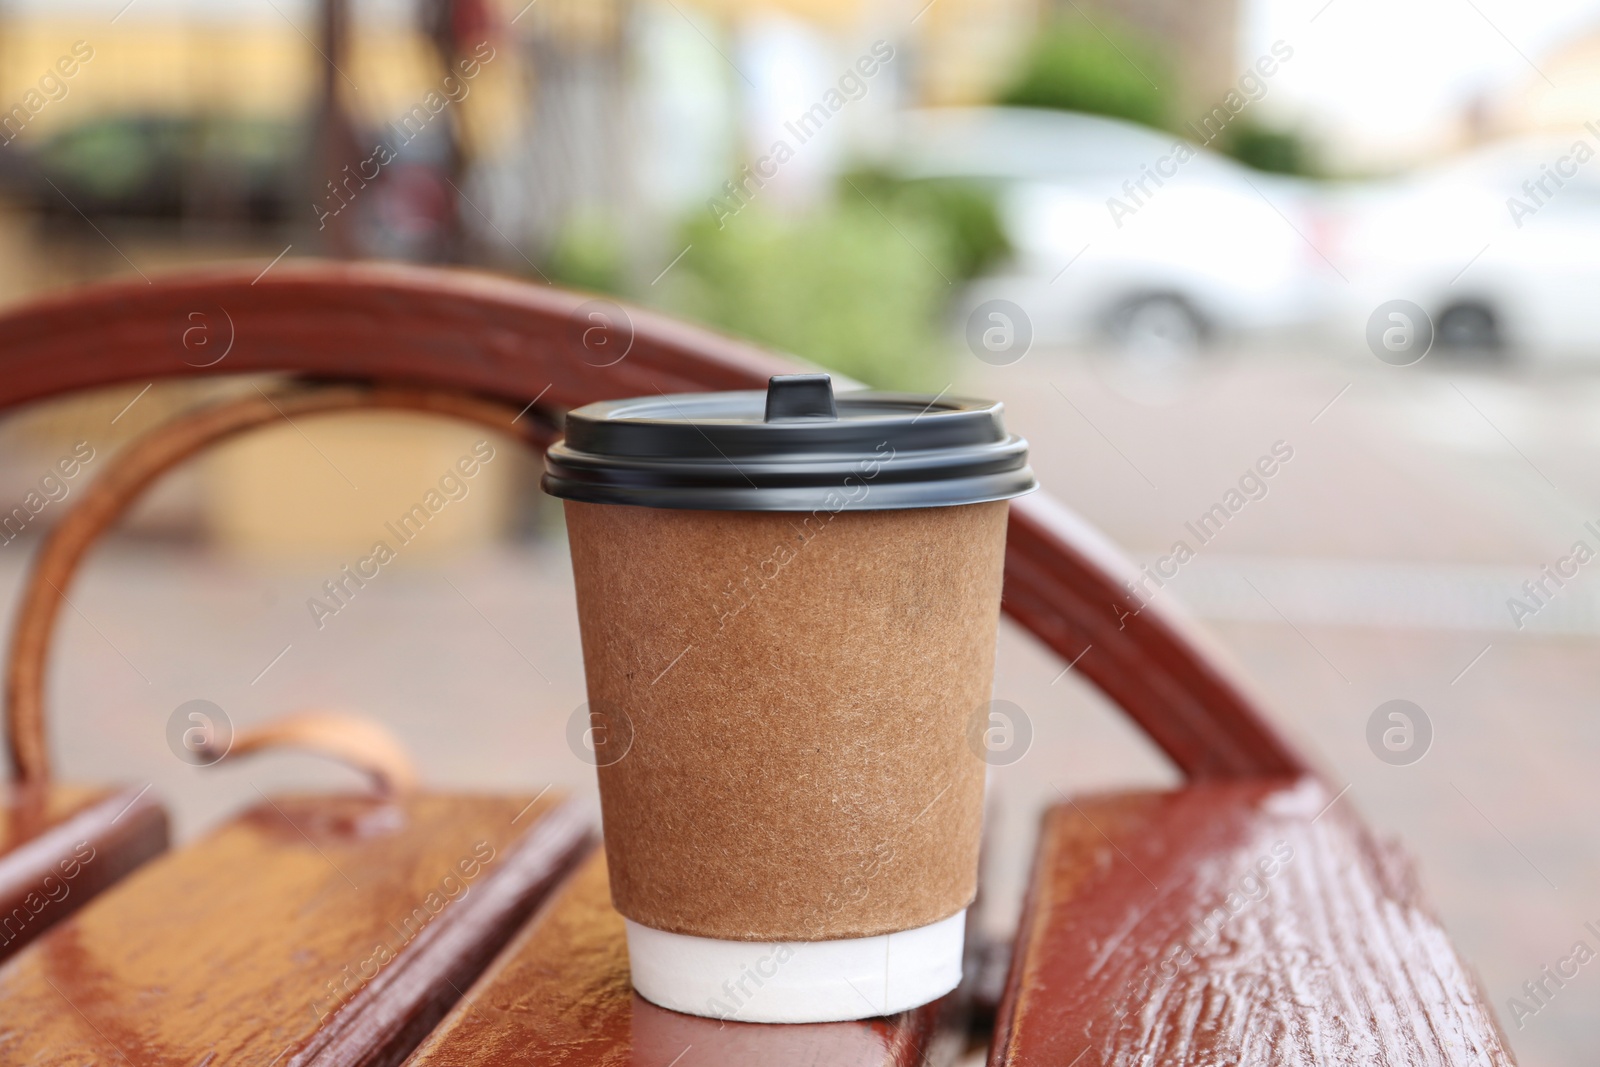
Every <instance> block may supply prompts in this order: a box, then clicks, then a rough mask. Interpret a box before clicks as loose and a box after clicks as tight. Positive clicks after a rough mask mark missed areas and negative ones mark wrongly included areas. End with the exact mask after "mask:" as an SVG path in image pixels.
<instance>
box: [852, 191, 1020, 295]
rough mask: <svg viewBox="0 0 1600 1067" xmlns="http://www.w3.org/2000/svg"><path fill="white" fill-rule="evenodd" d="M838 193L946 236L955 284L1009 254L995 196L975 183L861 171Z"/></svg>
mask: <svg viewBox="0 0 1600 1067" xmlns="http://www.w3.org/2000/svg"><path fill="white" fill-rule="evenodd" d="M839 195H840V196H841V197H845V198H849V197H851V196H857V197H860V196H865V197H867V198H869V199H870V200H871V202H872V203H874V204H876V205H877V206H878V207H879V208H881V209H883V210H884V211H886V212H888V213H889V214H890V215H896V214H901V215H910V216H913V217H916V218H920V219H922V220H923V221H925V222H926V223H928V224H929V225H930V226H932V227H933V228H935V229H937V230H938V231H939V232H940V233H942V234H943V235H944V241H945V246H946V248H948V250H949V252H950V256H951V265H952V267H953V269H954V271H955V274H954V275H953V280H954V281H957V282H961V281H966V280H967V279H970V278H974V277H976V276H978V275H979V274H981V273H983V272H984V271H985V270H987V269H988V268H989V267H991V266H993V265H994V264H995V263H997V262H999V261H1000V260H1001V259H1002V258H1004V257H1005V256H1006V254H1007V253H1009V252H1010V251H1011V245H1010V242H1008V241H1007V240H1006V233H1005V228H1004V227H1003V226H1002V225H1001V223H1000V212H999V209H998V208H997V206H996V204H995V196H994V192H993V191H992V190H991V189H989V188H987V187H985V186H984V185H982V184H980V183H977V182H973V181H968V180H965V179H961V178H912V179H906V178H899V177H896V176H894V175H891V174H889V173H888V172H886V171H881V170H862V171H857V172H854V173H852V174H849V175H847V176H846V177H845V179H844V182H843V184H842V185H841V188H840V190H839Z"/></svg>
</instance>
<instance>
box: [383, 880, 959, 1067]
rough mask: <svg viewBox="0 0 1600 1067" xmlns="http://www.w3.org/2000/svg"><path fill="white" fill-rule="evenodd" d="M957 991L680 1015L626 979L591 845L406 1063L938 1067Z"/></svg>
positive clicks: (947, 1053) (948, 1040) (948, 1042)
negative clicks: (878, 1002)
mask: <svg viewBox="0 0 1600 1067" xmlns="http://www.w3.org/2000/svg"><path fill="white" fill-rule="evenodd" d="M957 1015H958V1010H957V1004H956V999H955V997H954V996H951V997H946V998H945V999H944V1000H941V1001H938V1002H936V1003H934V1004H931V1005H928V1006H926V1007H923V1008H919V1009H917V1010H916V1011H910V1012H904V1013H902V1014H900V1015H896V1016H892V1017H889V1018H882V1019H870V1020H866V1021H863V1022H853V1023H815V1024H805V1025H776V1024H773V1025H763V1024H759V1023H741V1022H722V1021H720V1020H717V1019H709V1018H700V1017H697V1016H693V1015H682V1014H680V1013H678V1012H675V1011H668V1010H666V1009H665V1008H658V1007H656V1006H655V1005H654V1004H651V1003H649V1002H648V1001H645V1000H643V999H641V998H640V997H639V996H637V995H636V994H635V993H634V992H633V987H632V986H630V985H629V984H628V949H627V944H626V942H625V939H624V934H623V925H622V916H620V915H618V914H617V912H616V910H615V909H614V908H612V906H611V897H610V893H609V890H608V888H607V876H606V866H605V855H604V853H603V852H599V851H597V852H595V853H594V854H593V855H591V856H590V858H589V859H588V861H587V862H585V863H584V865H583V866H582V867H581V868H580V869H579V870H578V871H577V873H575V874H574V875H573V876H572V877H571V878H569V879H568V880H567V882H566V883H565V884H564V885H563V886H562V887H561V889H560V890H559V891H558V892H557V893H555V894H554V895H552V897H551V898H550V900H549V902H548V903H546V904H545V906H544V907H543V908H541V909H540V911H539V913H538V914H537V915H536V916H535V917H534V919H533V921H532V922H530V923H529V924H528V926H527V927H526V928H525V929H524V930H523V932H522V934H521V935H520V936H519V937H518V938H517V940H516V941H514V942H512V944H511V945H509V946H507V948H506V950H505V951H504V952H503V953H502V954H501V955H500V957H499V958H498V959H497V960H495V962H494V963H493V965H491V966H490V968H489V969H488V970H487V971H485V972H484V974H483V977H482V978H480V979H479V980H478V982H477V984H476V985H475V986H473V987H472V988H471V989H470V990H468V991H467V995H466V996H465V997H463V998H462V1000H461V1003H459V1004H458V1005H457V1006H456V1008H455V1010H453V1011H452V1012H451V1013H450V1015H449V1016H448V1017H447V1018H446V1019H445V1020H444V1022H443V1023H441V1024H440V1026H439V1028H438V1029H437V1030H435V1031H434V1033H433V1035H432V1036H431V1037H429V1038H428V1040H427V1041H425V1042H424V1043H423V1044H422V1045H421V1047H419V1048H418V1049H417V1051H416V1053H415V1054H414V1055H413V1056H412V1057H411V1059H409V1060H408V1061H406V1063H407V1067H668V1065H669V1064H670V1065H671V1067H728V1065H734V1064H750V1065H752V1067H755V1065H760V1067H913V1065H915V1067H944V1065H946V1064H948V1063H950V1062H951V1061H952V1060H953V1058H954V1057H955V1055H956V1054H957V1052H958V1051H959V1049H960V1045H961V1036H960V1034H959V1033H958V1032H957V1031H956V1028H955V1027H954V1025H953V1024H954V1022H955V1021H956V1018H957Z"/></svg>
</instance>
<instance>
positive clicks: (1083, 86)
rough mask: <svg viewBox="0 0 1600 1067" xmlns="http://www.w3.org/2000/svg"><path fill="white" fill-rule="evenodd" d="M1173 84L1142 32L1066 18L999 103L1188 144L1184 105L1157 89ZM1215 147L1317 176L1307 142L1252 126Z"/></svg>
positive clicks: (1257, 163) (1242, 125)
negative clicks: (1117, 122) (1094, 118)
mask: <svg viewBox="0 0 1600 1067" xmlns="http://www.w3.org/2000/svg"><path fill="white" fill-rule="evenodd" d="M1101 31H1104V32H1103V33H1102V32H1101ZM1175 81H1176V78H1175V76H1174V74H1173V72H1172V68H1171V66H1170V64H1168V63H1167V62H1166V60H1165V59H1164V58H1163V56H1162V53H1161V50H1160V48H1159V47H1158V46H1157V45H1156V44H1155V42H1153V41H1151V40H1149V39H1148V38H1147V37H1145V36H1144V35H1142V34H1140V33H1139V32H1137V31H1135V30H1131V29H1127V28H1120V27H1114V26H1110V25H1106V24H1105V23H1104V22H1102V23H1100V24H1099V26H1098V28H1097V27H1096V26H1093V25H1090V24H1089V22H1088V20H1087V19H1084V18H1065V19H1061V20H1059V21H1057V22H1056V23H1055V24H1054V25H1052V26H1049V27H1046V28H1045V29H1044V30H1042V31H1041V32H1040V34H1039V36H1038V37H1037V38H1036V39H1035V41H1034V45H1033V48H1032V49H1031V50H1030V51H1029V53H1028V55H1027V58H1026V59H1025V60H1024V62H1023V66H1022V72H1021V74H1019V75H1018V76H1017V80H1016V81H1014V82H1013V83H1012V84H1011V85H1010V86H1009V87H1007V88H1006V90H1005V91H1004V92H1002V93H1001V95H1000V98H999V100H998V103H1001V104H1004V105H1008V106H1012V107H1044V108H1055V109H1057V110H1061V111H1083V112H1087V113H1089V114H1093V115H1107V116H1110V117H1111V118H1117V119H1125V120H1127V121H1129V122H1138V123H1142V124H1143V125H1145V126H1151V127H1154V128H1156V129H1162V130H1169V131H1171V132H1174V133H1177V134H1179V135H1180V136H1184V137H1190V136H1192V134H1191V133H1190V131H1188V130H1185V129H1183V128H1182V124H1181V123H1180V122H1179V121H1178V115H1177V113H1178V111H1179V110H1180V109H1181V105H1180V103H1179V101H1178V100H1177V99H1176V98H1175V96H1174V95H1173V94H1172V93H1170V92H1167V91H1165V90H1162V89H1158V88H1157V87H1156V86H1157V85H1168V86H1170V85H1172V84H1174V82H1175ZM1152 82H1154V83H1155V84H1151V83H1152ZM1210 147H1212V148H1214V149H1216V150H1217V151H1220V152H1222V153H1223V154H1224V155H1228V156H1232V157H1233V158H1234V159H1237V160H1238V161H1239V162H1241V163H1243V164H1245V165H1246V166H1248V167H1254V168H1255V169H1256V170H1261V171H1268V172H1270V173H1273V174H1295V175H1301V176H1308V177H1309V176H1315V175H1317V174H1318V173H1319V171H1318V169H1317V167H1316V164H1315V161H1314V159H1313V158H1312V154H1311V151H1310V148H1309V146H1308V144H1307V141H1306V138H1305V136H1304V135H1303V134H1301V133H1299V132H1298V131H1295V130H1285V129H1278V128H1274V127H1269V126H1265V125H1263V124H1261V123H1259V122H1257V121H1255V120H1253V119H1250V118H1243V117H1241V118H1240V119H1237V120H1235V122H1234V123H1232V124H1231V125H1230V126H1229V128H1228V132H1227V134H1226V136H1225V137H1223V138H1222V139H1221V140H1220V141H1218V142H1216V143H1215V144H1213V145H1211V146H1210Z"/></svg>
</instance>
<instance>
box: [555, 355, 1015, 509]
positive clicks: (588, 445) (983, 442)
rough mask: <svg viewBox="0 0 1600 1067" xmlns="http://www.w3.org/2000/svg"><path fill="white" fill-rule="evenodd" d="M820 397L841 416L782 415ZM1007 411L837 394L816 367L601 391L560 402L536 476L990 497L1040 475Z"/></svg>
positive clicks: (563, 484)
mask: <svg viewBox="0 0 1600 1067" xmlns="http://www.w3.org/2000/svg"><path fill="white" fill-rule="evenodd" d="M819 379H820V382H819ZM819 385H820V386H823V387H826V388H827V389H828V391H827V392H823V391H822V390H821V389H819V388H818V387H819ZM802 387H803V388H804V389H805V390H806V394H805V395H804V396H802V395H801V394H800V393H799V392H798V391H797V390H799V389H800V388H802ZM780 388H781V389H782V390H783V391H784V392H785V394H786V395H785V396H784V397H782V398H781V399H780V400H778V401H777V408H776V409H775V408H774V397H775V395H776V394H777V392H778V390H779V389H780ZM807 405H809V407H808V406H807ZM825 405H836V408H837V414H836V416H834V417H829V418H820V417H811V416H810V415H806V416H805V417H790V413H792V412H794V411H796V410H801V411H803V412H804V411H811V410H821V409H822V408H823V407H824V406H825ZM774 410H778V411H780V412H781V413H782V414H781V417H778V418H771V417H770V416H771V415H772V413H773V411H774ZM1003 411H1004V407H1003V405H1002V404H1000V403H999V402H996V401H986V400H975V399H969V398H947V397H944V396H942V395H941V396H936V397H928V396H918V395H915V394H908V393H877V392H870V391H864V392H856V393H845V394H840V395H838V396H837V397H834V396H833V395H832V393H831V386H830V385H829V383H828V380H827V379H826V378H825V377H824V376H821V375H807V376H803V378H802V377H801V376H793V377H784V376H779V377H775V378H774V379H773V382H772V385H771V387H770V388H769V390H768V391H767V392H766V393H762V392H758V391H753V390H750V391H732V392H719V393H684V394H678V395H675V396H667V395H665V394H662V395H661V396H658V397H639V398H633V399H627V400H611V401H602V402H599V403H595V404H590V405H587V406H585V407H582V408H578V409H576V410H574V411H571V412H569V413H568V415H567V426H566V435H565V438H564V439H563V440H560V441H557V442H556V443H555V444H553V445H551V446H550V448H549V450H548V451H547V453H546V456H545V470H546V473H545V475H544V477H543V479H542V480H541V486H542V487H543V488H544V490H545V492H548V493H550V494H551V495H553V496H557V497H561V498H564V499H569V500H579V501H584V502H588V503H602V504H620V505H629V504H632V505H639V506H644V507H657V508H681V509H698V510H724V511H796V512H807V511H816V510H827V511H841V510H854V511H874V510H898V509H908V508H917V507H948V506H955V505H960V504H976V503H986V502H990V501H995V500H1004V499H1009V498H1010V497H1014V496H1020V495H1022V494H1023V493H1026V492H1030V491H1031V490H1033V489H1035V488H1037V483H1036V482H1035V481H1034V478H1033V472H1032V469H1031V468H1030V467H1029V466H1028V458H1027V450H1028V446H1027V442H1026V441H1024V440H1023V439H1022V438H1021V437H1018V436H1017V435H1015V434H1012V433H1009V432H1008V431H1007V430H1006V428H1005V425H1004V419H1003ZM851 496H854V497H856V498H857V499H849V497H851Z"/></svg>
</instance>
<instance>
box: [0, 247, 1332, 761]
mask: <svg viewBox="0 0 1600 1067" xmlns="http://www.w3.org/2000/svg"><path fill="white" fill-rule="evenodd" d="M259 273H260V267H259V265H255V264H252V265H250V266H247V267H225V268H216V269H213V270H208V271H204V272H198V273H191V274H185V275H177V276H173V277H168V278H162V279H159V280H157V281H155V282H153V283H151V284H146V283H144V282H143V281H118V282H109V283H104V284H100V285H95V286H90V287H86V288H84V289H80V290H77V291H74V292H70V293H65V294H60V295H56V296H51V297H48V298H46V299H43V300H39V301H36V302H33V303H30V304H25V305H22V306H20V307H17V308H15V309H13V310H11V311H9V312H7V313H6V314H4V315H0V410H5V409H7V408H9V407H13V406H15V405H17V404H21V403H24V402H26V401H30V400H38V399H42V398H44V397H49V396H56V395H59V394H62V393H66V392H71V391H73V390H77V389H87V388H92V387H96V386H106V385H114V384H117V383H134V384H135V387H136V388H137V387H142V385H143V384H144V383H146V382H148V381H151V380H152V379H158V378H168V377H179V376H188V377H206V376H218V375H229V374H242V373H257V374H259V373H265V372H291V373H294V372H298V373H302V374H308V375H313V376H318V377H322V378H334V379H345V380H360V381H378V382H388V383H394V384H407V385H420V386H426V387H434V388H440V389H450V390H456V391H464V392H471V393H477V394H480V395H482V396H485V397H487V398H491V399H497V400H500V401H504V402H508V403H511V404H514V405H515V406H516V407H517V408H518V409H519V410H520V409H521V408H522V407H523V406H524V405H526V404H528V403H529V402H530V401H532V400H534V399H535V398H538V399H539V403H540V405H541V406H542V407H544V408H545V409H547V410H549V411H551V412H559V411H561V410H564V409H567V408H572V407H576V406H578V405H580V404H586V403H590V402H592V401H596V400H608V399H617V398H621V397H629V396H648V395H651V394H654V393H656V392H658V391H659V392H666V393H672V392H682V391H695V390H710V389H752V388H761V387H763V386H764V385H765V384H766V380H767V378H768V376H770V375H772V374H782V373H789V372H792V371H794V370H796V369H798V368H797V367H796V365H795V364H793V363H790V362H786V361H785V360H783V359H781V358H780V357H778V356H774V355H771V354H769V353H767V352H764V351H762V350H760V349H758V348H756V347H754V346H752V345H747V344H742V343H740V342H737V341H734V340H731V339H729V338H725V337H721V336H719V335H717V334H714V333H711V332H710V331H707V330H702V329H697V328H695V327H692V326H687V325H684V324H682V323H678V322H675V321H673V320H671V319H668V318H665V317H663V316H661V315H658V314H655V313H652V312H647V311H644V310H641V309H637V308H630V309H627V311H626V314H627V319H628V323H627V326H626V328H625V330H622V331H621V332H619V334H618V335H616V336H614V337H612V338H611V340H612V341H614V342H616V344H618V345H619V346H625V347H626V355H625V357H624V358H621V359H616V358H615V357H614V356H613V355H612V354H611V352H612V351H614V350H608V351H607V352H605V353H603V355H604V359H601V358H598V357H599V355H600V354H597V353H596V352H594V351H591V350H590V349H587V348H585V347H584V344H583V336H584V331H585V330H586V329H589V328H590V327H592V326H593V325H594V323H593V322H592V321H591V320H590V319H589V318H587V317H586V316H585V315H584V314H582V311H583V307H584V304H585V303H586V302H588V301H590V300H591V299H593V298H592V297H589V296H586V295H584V294H579V293H567V292H562V291H560V290H557V289H552V288H549V287H547V286H540V285H532V284H527V283H523V282H518V281H512V280H509V279H503V278H495V277H491V276H488V275H483V274H474V273H467V272H463V271H448V270H439V269H433V268H421V267H406V266H399V265H375V264H331V263H315V262H301V263H295V262H287V263H281V264H278V265H277V266H275V267H274V268H273V269H272V270H271V271H270V272H268V273H267V274H266V275H265V276H262V277H260V278H257V275H258V274H259ZM195 314H199V315H201V316H203V319H202V320H196V319H194V318H192V317H191V316H193V315H195ZM197 321H203V322H204V323H206V324H209V325H208V328H209V329H212V330H214V331H215V337H214V341H215V343H218V344H220V343H223V342H224V340H226V341H228V342H231V346H230V347H228V348H227V355H226V357H225V358H223V359H222V360H220V361H218V362H216V363H215V364H213V365H210V366H207V367H197V366H195V365H194V361H193V358H192V357H193V353H192V352H190V351H188V350H186V349H185V348H184V345H183V337H184V331H185V330H187V329H190V328H192V327H194V326H195V324H196V322H197ZM208 351H211V350H210V349H208ZM1134 573H1135V572H1134V569H1133V568H1132V566H1131V565H1129V564H1127V563H1126V561H1125V560H1123V559H1122V558H1121V557H1120V556H1119V555H1118V554H1117V553H1116V552H1115V551H1114V550H1112V549H1111V548H1110V547H1109V546H1108V545H1107V544H1106V543H1105V542H1104V540H1103V539H1102V538H1100V537H1099V535H1098V534H1096V533H1095V532H1094V531H1093V530H1091V529H1089V528H1088V527H1087V526H1086V525H1085V524H1084V523H1083V522H1082V521H1081V520H1080V519H1078V518H1077V517H1076V516H1073V515H1072V514H1071V513H1070V512H1068V511H1066V509H1064V508H1062V507H1060V505H1057V504H1055V503H1053V502H1052V501H1050V500H1048V499H1047V498H1046V497H1045V496H1044V495H1043V494H1038V495H1035V496H1032V497H1025V498H1022V499H1020V500H1017V501H1015V502H1014V503H1013V505H1012V509H1011V527H1010V533H1009V541H1008V548H1007V554H1006V602H1005V608H1006V610H1007V611H1009V612H1010V613H1011V614H1012V615H1013V616H1014V617H1015V618H1016V619H1017V620H1018V621H1019V622H1021V623H1022V624H1023V625H1024V626H1025V627H1027V628H1028V629H1029V630H1031V631H1032V632H1033V633H1034V634H1036V635H1037V636H1038V637H1039V638H1040V640H1042V641H1044V642H1045V643H1046V644H1047V645H1048V646H1049V647H1051V648H1052V649H1054V650H1055V651H1056V652H1058V653H1059V654H1061V655H1062V656H1064V657H1066V658H1067V659H1068V660H1069V661H1071V660H1073V659H1075V658H1077V657H1079V656H1081V657H1082V659H1081V660H1080V661H1079V662H1078V664H1077V666H1076V668H1075V670H1076V671H1077V672H1078V673H1079V674H1081V675H1082V676H1083V677H1085V678H1086V679H1088V680H1089V681H1090V682H1091V683H1093V684H1095V685H1097V686H1099V687H1100V688H1101V689H1102V690H1104V691H1105V692H1106V693H1107V694H1108V695H1109V696H1110V697H1111V698H1112V700H1113V701H1114V702H1115V703H1117V704H1119V705H1120V706H1121V707H1122V708H1123V710H1124V711H1126V712H1127V713H1128V715H1129V716H1130V717H1132V718H1133V719H1134V720H1135V721H1136V722H1137V723H1138V724H1139V725H1140V726H1141V727H1142V728H1143V729H1144V730H1145V731H1146V732H1147V733H1148V734H1149V735H1150V736H1151V737H1152V738H1153V739H1154V740H1155V742H1156V743H1157V744H1158V745H1160V746H1161V748H1162V749H1163V751H1165V752H1166V753H1167V755H1168V756H1169V757H1170V758H1171V759H1172V761H1173V763H1174V764H1175V765H1176V766H1177V767H1178V768H1179V770H1180V771H1182V772H1183V773H1184V774H1185V775H1187V776H1189V777H1192V778H1208V777H1244V776H1250V775H1268V774H1298V773H1301V772H1303V771H1304V770H1305V768H1306V763H1305V761H1304V760H1303V759H1302V758H1301V757H1300V756H1298V755H1297V754H1296V753H1295V752H1294V751H1293V749H1292V748H1291V747H1290V746H1288V745H1287V744H1286V743H1285V742H1284V741H1283V740H1282V739H1281V737H1280V736H1279V735H1278V733H1277V732H1276V731H1275V730H1274V729H1273V728H1272V726H1271V725H1270V721H1269V718H1268V716H1267V715H1266V713H1265V710H1264V705H1263V703H1262V702H1261V701H1260V700H1259V698H1257V697H1256V696H1255V695H1254V694H1253V693H1252V692H1251V691H1250V689H1249V688H1248V687H1247V686H1246V685H1245V684H1244V683H1243V682H1242V681H1241V679H1240V678H1239V676H1238V674H1237V672H1236V671H1234V670H1233V669H1232V668H1231V667H1230V666H1229V664H1228V662H1227V660H1226V659H1224V658H1221V657H1219V656H1218V655H1217V654H1216V652H1215V650H1214V649H1212V648H1210V647H1209V646H1208V645H1207V643H1206V642H1205V641H1203V640H1202V639H1201V637H1200V636H1199V635H1198V633H1197V631H1196V630H1195V629H1194V628H1193V627H1192V626H1191V625H1189V624H1188V623H1187V622H1186V621H1185V620H1184V619H1182V618H1181V617H1179V616H1178V615H1177V614H1176V613H1175V612H1173V611H1172V610H1171V609H1169V608H1167V607H1165V606H1163V605H1159V604H1151V605H1146V606H1144V608H1143V609H1142V610H1139V604H1138V603H1137V602H1136V600H1135V598H1134V597H1133V595H1132V594H1130V593H1129V592H1128V591H1127V588H1126V582H1127V580H1128V579H1129V578H1131V577H1132V576H1134Z"/></svg>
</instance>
